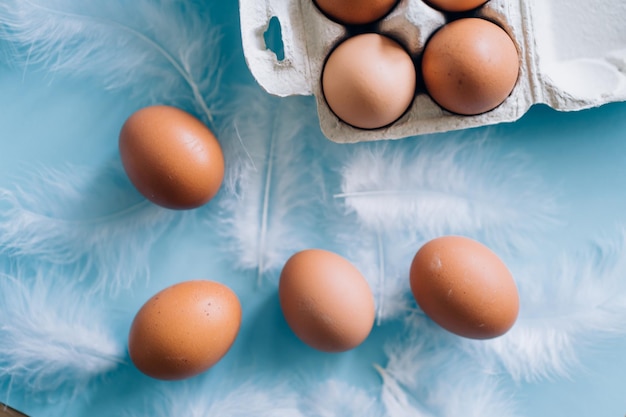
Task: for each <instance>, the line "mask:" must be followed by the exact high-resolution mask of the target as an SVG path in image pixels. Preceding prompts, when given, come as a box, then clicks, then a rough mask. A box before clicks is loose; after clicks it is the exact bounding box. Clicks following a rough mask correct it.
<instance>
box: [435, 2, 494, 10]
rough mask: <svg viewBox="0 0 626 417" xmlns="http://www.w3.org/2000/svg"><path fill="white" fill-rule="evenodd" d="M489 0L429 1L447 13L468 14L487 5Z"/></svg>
mask: <svg viewBox="0 0 626 417" xmlns="http://www.w3.org/2000/svg"><path fill="white" fill-rule="evenodd" d="M486 2H487V0H427V1H426V3H428V4H430V5H431V6H433V7H434V8H436V9H439V10H443V11H445V12H467V11H469V10H472V9H476V8H477V7H480V6H482V5H483V4H485V3H486Z"/></svg>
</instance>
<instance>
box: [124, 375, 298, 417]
mask: <svg viewBox="0 0 626 417" xmlns="http://www.w3.org/2000/svg"><path fill="white" fill-rule="evenodd" d="M200 382H202V381H200ZM125 415H126V416H127V417H144V416H153V417H171V416H185V417H207V416H211V417H212V416H219V417H250V416H254V417H304V416H303V415H302V413H300V411H299V410H298V396H297V395H296V393H295V392H293V391H291V390H290V389H288V388H287V387H286V386H284V385H282V384H278V385H274V386H273V385H272V384H267V383H266V384H261V383H259V382H246V383H242V384H241V385H239V386H237V388H234V389H227V388H224V386H223V385H222V386H221V387H211V388H210V389H207V387H206V386H203V384H202V383H198V381H197V380H193V381H185V382H183V383H182V384H169V385H167V386H163V388H162V389H161V390H159V392H158V394H157V395H154V394H152V395H150V397H149V399H148V400H147V401H146V409H145V410H142V411H137V412H135V411H132V412H128V413H126V414H125Z"/></svg>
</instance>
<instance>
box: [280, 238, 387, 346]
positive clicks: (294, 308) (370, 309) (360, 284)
mask: <svg viewBox="0 0 626 417" xmlns="http://www.w3.org/2000/svg"><path fill="white" fill-rule="evenodd" d="M279 299H280V305H281V308H282V311H283V314H284V316H285V320H286V321H287V323H288V324H289V326H290V327H291V329H292V330H293V332H294V333H295V334H296V335H297V336H298V337H299V338H300V339H301V340H302V341H303V342H304V343H306V344H307V345H309V346H311V347H313V348H315V349H318V350H321V351H325V352H343V351H346V350H350V349H353V348H355V347H357V346H358V345H360V344H361V343H362V342H363V341H364V340H365V339H366V338H367V336H368V335H369V333H370V331H371V330H372V327H373V325H374V316H375V309H374V297H373V295H372V292H371V290H370V287H369V284H368V283H367V281H366V280H365V278H363V276H362V275H361V273H360V272H359V271H358V269H356V267H354V266H353V265H352V264H351V263H350V262H349V261H348V260H346V259H345V258H343V257H341V256H339V255H337V254H335V253H333V252H329V251H325V250H321V249H309V250H304V251H301V252H298V253H296V254H295V255H293V256H292V257H291V258H290V259H289V260H288V261H287V263H286V264H285V266H284V268H283V270H282V272H281V275H280V283H279Z"/></svg>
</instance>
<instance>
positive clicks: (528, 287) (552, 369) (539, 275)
mask: <svg viewBox="0 0 626 417" xmlns="http://www.w3.org/2000/svg"><path fill="white" fill-rule="evenodd" d="M515 276H516V278H517V281H518V286H519V290H520V316H519V318H518V321H517V323H516V324H515V326H514V327H513V328H512V329H511V330H510V331H509V332H508V333H507V334H505V335H504V336H502V337H499V338H496V339H493V340H486V341H482V342H472V341H466V342H465V347H466V348H467V349H468V351H469V352H470V353H471V354H473V355H475V358H476V359H478V360H479V361H480V362H481V363H483V364H484V365H486V366H488V367H491V368H493V370H494V371H497V370H502V369H503V370H505V371H506V372H507V373H508V374H510V375H511V376H512V377H513V379H515V380H517V381H520V380H526V381H535V380H537V379H543V378H552V377H559V376H567V375H569V374H570V373H571V371H572V370H573V369H574V367H576V366H577V365H579V363H578V358H579V353H580V352H581V350H582V349H588V348H592V347H593V346H594V345H595V344H596V343H598V341H599V340H603V339H605V338H607V337H611V336H613V337H615V336H617V335H623V334H624V332H626V280H625V279H624V277H625V276H626V233H624V232H622V235H621V237H620V238H619V239H616V240H611V241H606V242H602V243H599V244H597V245H594V246H592V247H590V248H589V249H588V250H586V251H581V252H576V253H569V254H566V255H565V256H562V257H561V258H560V259H558V261H556V262H554V264H547V265H540V266H535V267H534V268H529V270H527V271H526V273H520V274H515Z"/></svg>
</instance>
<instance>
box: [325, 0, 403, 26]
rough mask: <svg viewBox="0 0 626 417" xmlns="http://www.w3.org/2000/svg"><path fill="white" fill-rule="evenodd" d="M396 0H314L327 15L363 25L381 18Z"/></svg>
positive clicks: (338, 19) (345, 21)
mask: <svg viewBox="0 0 626 417" xmlns="http://www.w3.org/2000/svg"><path fill="white" fill-rule="evenodd" d="M397 2H398V0H315V3H316V4H317V7H319V9H320V10H321V11H322V12H324V13H325V14H326V15H328V17H330V18H331V19H333V20H336V21H337V22H339V23H343V24H346V25H363V24H366V23H372V22H375V21H376V20H379V19H381V18H383V17H384V16H385V15H386V14H387V13H389V12H390V11H391V10H392V9H393V8H394V6H395V5H396V3H397Z"/></svg>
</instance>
